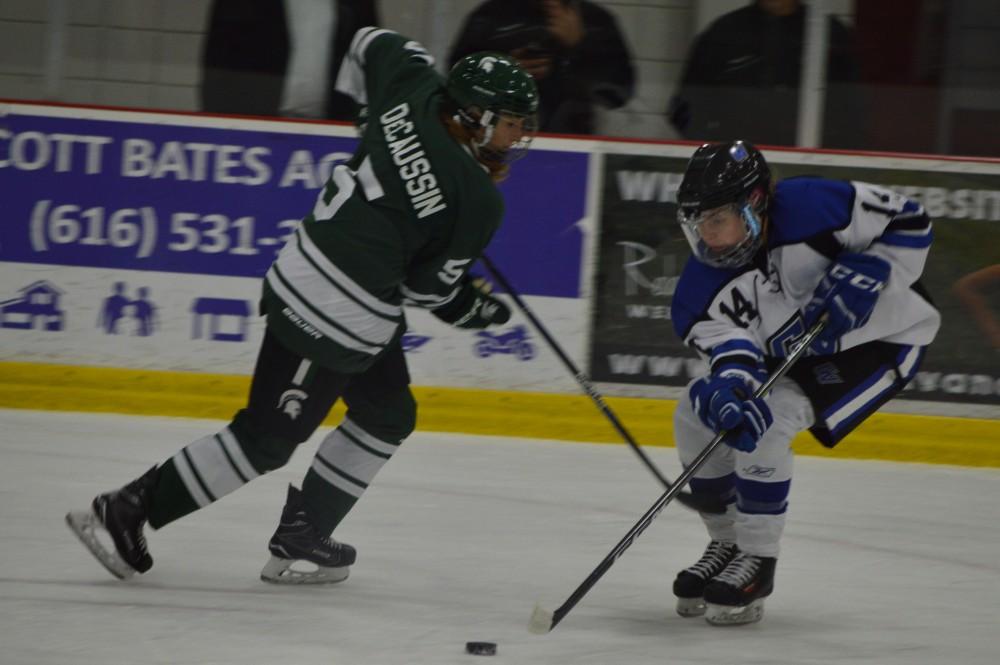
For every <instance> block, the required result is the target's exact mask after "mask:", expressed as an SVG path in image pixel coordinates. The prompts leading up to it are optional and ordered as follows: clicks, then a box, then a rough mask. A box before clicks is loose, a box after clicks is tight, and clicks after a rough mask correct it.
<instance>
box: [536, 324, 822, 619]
mask: <svg viewBox="0 0 1000 665" xmlns="http://www.w3.org/2000/svg"><path fill="white" fill-rule="evenodd" d="M824 326H826V316H823V317H822V318H820V320H819V321H817V322H816V323H815V324H814V325H813V327H812V328H811V329H810V330H809V332H808V333H807V334H806V336H805V338H803V339H802V341H801V342H800V343H799V344H798V346H796V347H795V349H793V350H792V352H791V353H790V354H789V355H788V357H787V358H786V359H785V362H783V363H782V364H781V366H780V367H779V368H778V369H777V370H775V372H774V374H772V375H771V377H770V378H769V379H768V380H767V381H766V382H765V383H764V385H762V386H761V387H760V388H758V389H757V392H755V393H754V397H755V398H756V397H764V396H765V395H767V394H768V393H769V392H771V388H772V387H774V384H775V382H777V381H778V379H780V378H781V377H783V376H784V375H785V374H786V373H787V372H788V370H790V369H791V368H792V365H794V364H795V363H796V362H797V361H798V360H799V358H801V357H802V355H803V354H804V353H805V352H806V349H808V348H809V346H810V345H811V344H812V343H813V342H814V341H815V340H816V337H818V336H819V333H820V332H821V331H822V330H823V328H824ZM725 435H726V432H725V431H723V432H719V433H718V434H716V435H715V438H713V439H712V441H711V442H710V443H709V444H708V445H707V446H705V448H704V450H702V451H701V452H700V453H698V457H696V458H695V459H694V461H693V462H692V463H691V465H690V466H688V468H687V469H685V470H684V473H682V474H681V475H680V477H678V478H677V480H676V481H675V482H674V485H673V487H671V488H670V489H668V490H667V491H666V492H664V493H663V495H662V496H661V497H660V498H659V499H657V500H656V503H654V504H653V505H652V507H650V509H649V510H647V511H646V514H645V515H643V516H642V517H641V518H639V521H638V522H636V523H635V526H633V527H632V528H631V529H629V532H628V533H626V534H625V537H624V538H622V539H621V540H620V541H619V542H618V544H617V545H615V548H614V549H613V550H611V552H609V553H608V555H607V556H606V557H604V560H603V561H601V563H599V564H598V565H597V568H595V569H594V570H593V572H591V573H590V575H589V576H587V579H585V580H584V581H583V584H581V585H580V586H578V587H577V588H576V590H575V591H574V592H573V593H572V594H570V597H569V598H567V599H566V602H565V603H563V604H562V605H560V606H559V607H558V608H557V609H556V610H555V611H554V612H553V611H550V610H547V609H545V608H544V607H542V605H541V604H540V603H539V604H537V605H535V609H534V611H533V612H532V613H531V620H530V621H529V622H528V630H530V631H531V632H533V633H538V634H541V635H544V634H545V633H548V632H549V631H551V630H552V629H553V628H555V627H556V626H557V625H558V624H559V622H560V621H562V620H563V618H565V616H566V615H567V614H569V611H570V610H572V609H573V607H574V606H576V604H577V603H578V602H580V599H581V598H583V597H584V596H585V595H586V594H587V592H588V591H590V590H591V588H593V586H594V585H595V584H597V581H598V580H600V579H601V577H603V576H604V573H606V572H608V570H609V569H610V568H611V566H612V565H614V563H615V561H616V560H617V559H618V557H620V556H621V555H622V554H624V553H625V550H627V549H628V548H629V547H631V546H632V543H633V542H635V539H636V538H638V537H639V536H640V535H642V532H643V531H645V530H646V527H648V526H649V525H650V524H651V523H652V522H653V520H654V519H656V516H657V515H659V514H660V511H661V510H663V508H664V507H665V506H666V505H667V504H668V503H670V501H671V500H672V499H673V498H674V497H675V496H677V493H678V492H680V490H681V488H682V487H684V486H685V485H687V483H688V481H690V480H691V477H692V476H693V475H694V474H695V473H697V471H698V469H700V468H701V467H702V465H704V464H705V461H706V460H708V458H709V456H710V455H711V454H712V453H713V452H715V449H716V448H718V447H719V445H720V444H721V443H722V439H723V438H724V437H725Z"/></svg>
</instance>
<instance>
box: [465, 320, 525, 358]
mask: <svg viewBox="0 0 1000 665" xmlns="http://www.w3.org/2000/svg"><path fill="white" fill-rule="evenodd" d="M476 337H478V338H479V340H478V341H477V342H476V343H475V345H474V346H473V350H474V351H475V352H476V355H477V356H479V357H480V358H489V357H490V356H492V355H494V354H504V355H513V356H515V357H517V359H518V360H531V359H532V358H534V357H535V345H534V344H532V343H531V342H530V341H529V340H530V335H528V329H527V328H525V327H524V326H514V327H513V328H511V329H510V330H507V331H501V332H496V333H493V332H490V331H488V330H481V331H479V332H477V333H476Z"/></svg>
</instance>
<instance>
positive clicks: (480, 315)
mask: <svg viewBox="0 0 1000 665" xmlns="http://www.w3.org/2000/svg"><path fill="white" fill-rule="evenodd" d="M492 290H493V287H492V285H491V284H490V283H489V282H487V281H486V280H485V279H483V278H482V277H473V276H471V275H466V276H465V278H464V282H463V284H462V286H461V288H460V289H459V292H458V293H457V294H455V297H454V298H453V299H452V301H451V302H449V303H448V304H447V305H444V306H443V307H438V308H437V309H432V310H431V313H432V314H433V315H434V316H436V317H438V318H439V319H441V320H442V321H444V322H445V323H450V324H451V325H453V326H455V327H456V328H473V329H476V330H479V329H482V328H486V327H487V326H492V325H502V324H504V323H507V321H509V320H510V308H509V307H507V305H505V304H503V302H501V301H500V300H497V299H496V298H494V297H493V296H491V295H490V292H491V291H492Z"/></svg>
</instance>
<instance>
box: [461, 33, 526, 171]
mask: <svg viewBox="0 0 1000 665" xmlns="http://www.w3.org/2000/svg"><path fill="white" fill-rule="evenodd" d="M445 88H446V90H447V92H448V97H450V98H451V100H452V102H453V103H454V104H455V107H456V110H457V113H456V115H457V117H458V119H459V120H460V121H461V122H462V124H463V125H465V126H467V127H469V128H470V129H473V130H477V129H479V128H484V129H485V130H486V131H485V132H484V134H483V138H482V139H481V140H480V141H478V142H477V144H476V145H474V146H473V147H474V148H476V149H477V151H480V152H486V146H487V144H488V143H489V141H490V138H491V136H492V134H493V128H494V127H495V126H496V123H497V121H498V120H499V119H500V117H501V116H504V115H506V116H514V117H518V118H523V119H524V120H523V123H522V126H523V128H524V136H523V138H522V139H521V140H520V141H519V142H518V143H517V144H515V145H513V146H511V147H510V148H509V149H507V150H505V151H503V153H502V154H484V155H483V156H484V157H486V158H488V159H491V160H493V161H502V162H511V161H514V160H515V159H517V158H519V157H522V156H524V154H525V153H526V152H527V150H528V146H530V145H531V139H532V138H533V135H534V132H535V130H536V129H537V127H538V119H537V113H538V88H537V87H536V86H535V80H534V79H533V78H532V77H531V75H530V74H528V73H527V72H526V71H525V70H524V69H523V68H522V67H521V66H520V65H519V64H518V63H517V61H516V60H514V59H513V58H511V57H509V56H506V55H504V54H502V53H488V52H484V53H473V54H472V55H467V56H465V57H464V58H462V59H461V60H459V61H458V62H457V63H455V66H454V67H452V68H451V71H450V72H449V73H448V80H447V82H446V84H445Z"/></svg>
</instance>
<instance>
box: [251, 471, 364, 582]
mask: <svg viewBox="0 0 1000 665" xmlns="http://www.w3.org/2000/svg"><path fill="white" fill-rule="evenodd" d="M267 549H268V550H270V552H271V559H270V560H269V561H268V562H267V563H266V564H264V569H263V570H261V571H260V579H262V580H264V581H265V582H270V583H272V584H333V583H335V582H342V581H344V580H346V579H347V576H348V574H349V573H350V570H351V568H350V567H351V564H352V563H354V560H355V559H356V558H357V556H358V554H357V552H356V551H355V549H354V548H353V547H351V546H350V545H347V544H345V543H338V542H337V541H335V540H333V539H332V538H327V537H326V536H324V535H323V534H321V533H319V532H318V531H317V530H316V527H314V526H313V524H312V522H311V521H310V520H309V516H308V515H307V514H306V509H305V506H303V505H302V492H301V491H299V490H298V489H296V488H295V487H292V486H291V485H289V486H288V499H287V500H286V501H285V508H284V510H282V511H281V521H280V522H279V523H278V529H277V531H275V532H274V535H273V536H272V537H271V541H270V542H269V543H268V544H267ZM301 562H305V563H306V564H307V565H308V566H309V568H310V570H301V569H296V568H293V567H292V566H293V565H294V564H297V563H301Z"/></svg>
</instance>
